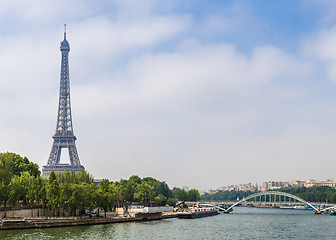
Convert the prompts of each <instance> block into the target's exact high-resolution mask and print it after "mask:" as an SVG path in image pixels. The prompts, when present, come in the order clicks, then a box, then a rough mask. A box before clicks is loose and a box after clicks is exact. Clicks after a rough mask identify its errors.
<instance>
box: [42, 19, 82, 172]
mask: <svg viewBox="0 0 336 240" xmlns="http://www.w3.org/2000/svg"><path fill="white" fill-rule="evenodd" d="M60 50H61V53H62V59H61V77H60V93H59V103H58V116H57V124H56V131H55V135H54V136H53V139H54V142H53V145H52V147H51V151H50V155H49V159H48V163H47V165H46V166H43V168H42V176H43V177H46V178H48V177H49V174H50V173H51V171H54V172H55V173H57V172H63V171H65V170H66V169H68V170H69V171H73V172H80V171H81V170H82V169H84V167H83V166H82V165H81V164H80V161H79V157H78V152H77V148H76V144H75V141H76V137H75V135H74V133H73V126H72V116H71V101H70V79H69V60H68V58H69V52H70V45H69V42H68V41H67V39H66V25H64V39H63V41H62V42H61V47H60ZM63 148H67V149H68V151H69V159H70V164H62V163H60V159H61V153H62V149H63Z"/></svg>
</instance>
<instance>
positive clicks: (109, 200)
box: [0, 152, 200, 217]
mask: <svg viewBox="0 0 336 240" xmlns="http://www.w3.org/2000/svg"><path fill="white" fill-rule="evenodd" d="M93 180H94V179H93V177H92V175H90V174H89V173H88V172H86V171H84V170H83V171H81V172H80V173H77V174H75V173H73V172H69V171H64V172H62V173H58V174H55V173H54V172H51V174H50V176H49V178H48V179H45V178H42V177H41V172H40V171H39V167H38V165H37V164H35V163H33V162H30V161H29V160H28V159H27V158H26V157H21V156H20V155H18V154H15V153H9V152H7V153H0V201H1V203H2V205H3V210H4V211H5V216H6V211H7V208H8V207H10V208H12V209H14V207H17V206H18V205H20V206H22V207H28V208H31V209H33V208H41V207H42V208H44V209H48V210H49V212H50V214H51V216H64V215H65V212H68V213H70V215H71V216H74V215H76V214H78V213H79V214H83V213H84V210H85V209H95V208H99V209H102V210H104V212H105V217H106V212H107V211H111V210H112V209H113V208H114V207H115V206H116V205H122V204H127V203H131V202H141V203H142V204H157V205H166V204H169V205H174V204H175V203H176V202H177V201H178V200H184V201H198V200H200V194H199V192H198V190H196V189H191V190H190V191H185V190H183V189H180V188H176V187H174V188H173V189H170V188H169V187H168V185H167V184H166V183H165V182H164V181H159V180H157V179H155V178H152V177H145V178H140V177H138V176H136V175H133V176H131V177H130V178H129V179H128V180H126V179H121V180H120V181H118V182H114V183H111V182H110V181H109V180H108V179H103V180H101V182H100V184H99V185H98V186H95V185H94V183H93Z"/></svg>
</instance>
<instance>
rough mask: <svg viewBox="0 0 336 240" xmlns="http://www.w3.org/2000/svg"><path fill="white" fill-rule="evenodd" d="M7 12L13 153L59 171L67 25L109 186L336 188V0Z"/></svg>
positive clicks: (43, 4) (191, 1)
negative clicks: (50, 162)
mask: <svg viewBox="0 0 336 240" xmlns="http://www.w3.org/2000/svg"><path fill="white" fill-rule="evenodd" d="M0 6H1V7H0V22H1V24H0V86H1V88H0V89H1V93H0V113H1V114H0V116H1V117H0V152H7V151H9V152H15V153H19V154H20V155H22V156H27V157H28V158H29V159H30V160H31V161H34V162H36V163H38V164H39V166H40V167H42V165H45V164H46V163H47V159H48V156H49V152H50V149H51V145H52V141H53V140H52V138H51V137H52V135H53V134H54V132H55V127H56V117H57V107H58V94H59V92H58V91H59V74H60V54H61V53H60V51H59V46H60V41H61V40H62V38H63V24H64V23H66V24H67V26H68V27H67V37H68V41H69V43H70V47H71V51H70V58H69V61H70V79H71V94H72V95H71V98H72V99H71V101H72V114H73V124H74V132H75V135H76V136H77V139H78V140H77V142H76V143H77V148H78V152H79V156H80V160H81V163H82V164H83V165H84V166H85V168H86V169H87V170H88V171H89V172H90V173H92V174H93V175H94V176H95V177H96V178H109V179H111V180H119V179H120V178H128V177H129V176H131V175H133V174H137V175H139V176H141V177H145V176H152V177H155V178H157V179H160V180H164V181H166V182H167V183H168V184H169V185H170V186H171V187H173V186H184V185H186V186H189V187H196V188H199V189H207V188H216V187H220V186H224V185H230V184H239V183H248V182H251V183H262V182H263V181H268V180H293V179H302V180H304V179H320V180H324V179H327V178H336V177H335V167H336V13H335V11H334V9H335V7H336V2H335V1H333V0H305V1H303V0H302V1H300V0H297V1H293V0H283V1H268V0H255V1H254V0H252V1H243V0H242V1H239V0H237V1H230V0H227V1H220V0H207V1H205V0H169V1H162V0H161V1H160V0H100V1H89V0H71V1H69V0H59V1H45V0H34V1H28V0H21V1H20V0H14V1H5V0H0ZM63 153H66V152H65V151H64V152H63ZM62 161H63V162H67V161H68V158H67V156H66V154H63V155H62Z"/></svg>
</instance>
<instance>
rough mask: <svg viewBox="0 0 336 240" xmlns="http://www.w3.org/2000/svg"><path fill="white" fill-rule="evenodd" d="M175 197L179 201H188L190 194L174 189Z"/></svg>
mask: <svg viewBox="0 0 336 240" xmlns="http://www.w3.org/2000/svg"><path fill="white" fill-rule="evenodd" d="M172 191H173V194H174V197H175V198H176V199H177V200H179V201H187V200H188V193H187V192H186V191H185V190H184V189H181V188H177V187H174V188H173V190H172Z"/></svg>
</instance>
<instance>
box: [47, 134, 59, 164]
mask: <svg viewBox="0 0 336 240" xmlns="http://www.w3.org/2000/svg"><path fill="white" fill-rule="evenodd" d="M60 158H61V147H60V143H59V141H56V140H54V142H53V145H52V147H51V151H50V155H49V160H48V164H47V165H56V164H58V163H59V162H60Z"/></svg>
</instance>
